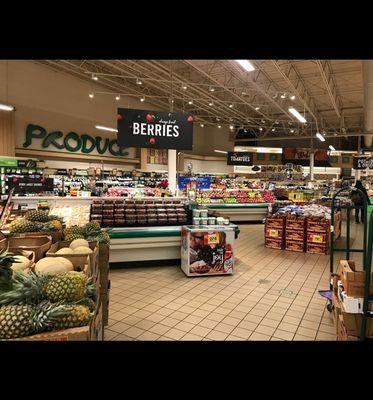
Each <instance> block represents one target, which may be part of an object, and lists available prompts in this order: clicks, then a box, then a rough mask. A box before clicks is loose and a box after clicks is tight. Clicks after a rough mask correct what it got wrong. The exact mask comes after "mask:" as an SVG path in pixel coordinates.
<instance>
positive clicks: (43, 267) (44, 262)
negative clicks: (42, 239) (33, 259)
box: [35, 257, 74, 275]
mask: <svg viewBox="0 0 373 400" xmlns="http://www.w3.org/2000/svg"><path fill="white" fill-rule="evenodd" d="M67 262H68V263H69V264H67ZM73 270H74V266H73V264H72V263H71V262H70V261H69V260H67V259H66V258H63V257H45V258H42V259H41V260H39V261H38V262H37V263H36V265H35V271H36V272H38V273H39V274H44V275H57V274H63V273H64V272H69V271H73Z"/></svg>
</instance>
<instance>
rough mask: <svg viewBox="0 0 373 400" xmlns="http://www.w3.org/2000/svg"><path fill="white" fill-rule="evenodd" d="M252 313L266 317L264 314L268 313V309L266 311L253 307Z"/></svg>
mask: <svg viewBox="0 0 373 400" xmlns="http://www.w3.org/2000/svg"><path fill="white" fill-rule="evenodd" d="M250 314H251V315H256V316H258V317H262V318H264V316H265V315H266V314H267V311H264V310H257V309H255V308H254V309H252V310H251V311H250Z"/></svg>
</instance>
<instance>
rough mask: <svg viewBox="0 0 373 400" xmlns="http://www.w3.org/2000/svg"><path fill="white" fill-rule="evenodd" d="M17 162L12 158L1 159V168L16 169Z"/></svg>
mask: <svg viewBox="0 0 373 400" xmlns="http://www.w3.org/2000/svg"><path fill="white" fill-rule="evenodd" d="M16 166H17V160H13V159H11V158H0V167H16Z"/></svg>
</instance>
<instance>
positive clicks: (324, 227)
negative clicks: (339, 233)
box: [307, 217, 330, 233]
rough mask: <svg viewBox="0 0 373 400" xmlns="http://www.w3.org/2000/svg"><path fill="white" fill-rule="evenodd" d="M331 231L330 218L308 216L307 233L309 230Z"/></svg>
mask: <svg viewBox="0 0 373 400" xmlns="http://www.w3.org/2000/svg"><path fill="white" fill-rule="evenodd" d="M329 231H330V220H325V219H322V218H315V217H308V218H307V233H308V232H320V233H329Z"/></svg>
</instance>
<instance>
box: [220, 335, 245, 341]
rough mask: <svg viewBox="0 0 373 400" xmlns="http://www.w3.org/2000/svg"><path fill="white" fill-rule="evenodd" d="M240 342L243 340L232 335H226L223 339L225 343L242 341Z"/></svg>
mask: <svg viewBox="0 0 373 400" xmlns="http://www.w3.org/2000/svg"><path fill="white" fill-rule="evenodd" d="M242 340H245V339H242V338H240V337H238V336H234V335H228V336H227V337H226V339H225V341H242Z"/></svg>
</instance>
